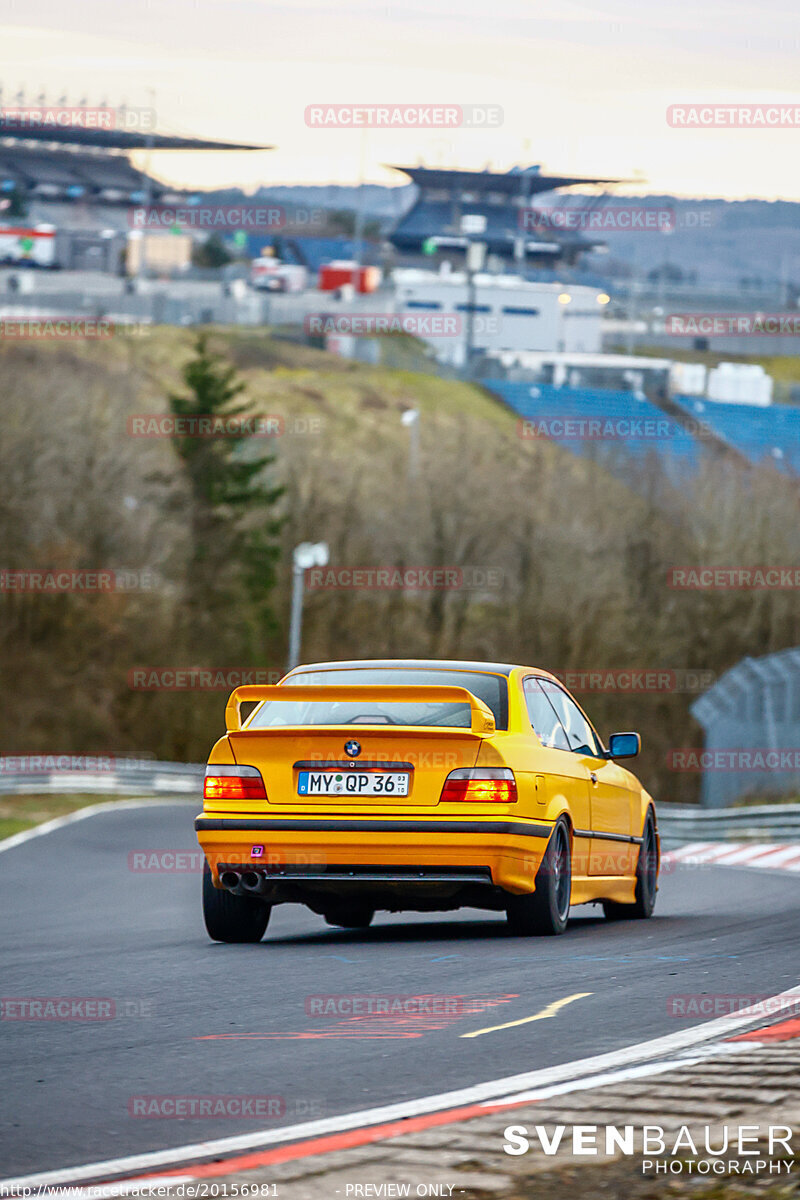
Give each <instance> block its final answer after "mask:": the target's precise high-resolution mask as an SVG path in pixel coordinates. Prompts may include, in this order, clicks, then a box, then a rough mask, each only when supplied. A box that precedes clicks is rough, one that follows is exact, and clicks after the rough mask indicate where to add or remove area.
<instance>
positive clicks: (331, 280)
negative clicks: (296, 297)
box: [317, 262, 381, 294]
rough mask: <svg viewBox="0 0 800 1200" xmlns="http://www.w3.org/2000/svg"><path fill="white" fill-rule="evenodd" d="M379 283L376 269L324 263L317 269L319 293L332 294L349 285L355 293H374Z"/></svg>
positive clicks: (339, 263) (348, 264)
mask: <svg viewBox="0 0 800 1200" xmlns="http://www.w3.org/2000/svg"><path fill="white" fill-rule="evenodd" d="M380 281H381V273H380V269H379V268H378V267H356V264H355V263H348V262H332V263H326V265H325V266H324V267H320V269H319V282H318V284H317V286H318V287H319V290H320V291H321V292H334V291H336V289H337V288H340V287H343V286H344V285H345V284H347V283H350V284H353V285H354V286H355V289H356V291H357V292H361V293H362V294H363V293H366V292H374V291H375V290H376V288H377V287H378V284H379V283H380Z"/></svg>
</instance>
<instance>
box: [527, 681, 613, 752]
mask: <svg viewBox="0 0 800 1200" xmlns="http://www.w3.org/2000/svg"><path fill="white" fill-rule="evenodd" d="M540 683H541V685H542V691H543V692H544V693H545V695H546V696H547V699H548V700H549V701H550V703H551V704H552V705H553V708H554V709H555V710H556V712H557V713H558V716H559V719H560V721H561V724H562V725H563V726H564V729H565V731H566V734H567V738H568V740H569V748H570V750H575V751H577V750H585V751H586V752H587V753H589V754H591V755H593V756H595V757H599V755H600V747H599V746H598V744H597V738H596V737H595V733H594V730H593V729H592V727H591V725H590V724H589V722H588V721H587V720H586V717H585V716H584V715H583V713H582V712H581V710H580V709H579V708H578V706H577V704H576V703H575V702H574V701H573V700H571V699H570V697H569V696H568V695H567V693H566V692H565V691H563V690H562V689H561V688H560V687H559V686H558V684H556V683H552V682H551V680H549V679H542V680H540Z"/></svg>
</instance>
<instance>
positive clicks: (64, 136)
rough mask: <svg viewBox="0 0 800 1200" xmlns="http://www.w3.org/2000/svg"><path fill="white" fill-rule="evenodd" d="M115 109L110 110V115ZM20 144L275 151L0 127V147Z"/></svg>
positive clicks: (166, 137)
mask: <svg viewBox="0 0 800 1200" xmlns="http://www.w3.org/2000/svg"><path fill="white" fill-rule="evenodd" d="M112 112H113V110H111V109H110V110H109V114H111V113H112ZM3 142H5V143H6V144H7V145H10V144H14V143H19V142H58V143H60V144H61V145H65V146H97V147H100V148H101V149H103V150H272V149H274V147H273V146H260V145H254V144H252V143H250V142H216V141H209V140H208V139H207V138H193V137H174V136H173V135H172V134H166V133H146V132H140V131H132V130H126V129H85V128H81V127H79V126H75V125H69V126H65V127H61V126H57V125H35V124H33V123H26V124H25V126H24V127H21V128H18V129H14V128H12V127H11V126H9V125H3V126H2V127H0V145H2V143H3Z"/></svg>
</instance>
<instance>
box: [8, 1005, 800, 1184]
mask: <svg viewBox="0 0 800 1200" xmlns="http://www.w3.org/2000/svg"><path fill="white" fill-rule="evenodd" d="M798 1000H800V987H794V988H789V989H788V991H785V992H780V993H778V994H777V995H776V996H771V997H770V998H769V999H768V1000H766V1001H760V1002H759V1003H758V1004H756V1005H754V1006H753V1007H752V1008H749V1009H743V1010H742V1011H741V1012H740V1013H737V1015H736V1016H735V1017H730V1016H728V1017H717V1018H715V1019H714V1020H713V1021H705V1022H703V1024H702V1025H695V1026H693V1027H692V1028H691V1029H681V1030H677V1031H676V1032H675V1033H669V1034H667V1035H666V1036H664V1037H659V1038H652V1039H650V1040H649V1041H646V1042H637V1043H636V1044H634V1045H632V1046H626V1047H624V1048H623V1049H621V1050H612V1051H610V1052H609V1053H606V1054H597V1055H593V1056H592V1057H591V1058H582V1059H577V1060H575V1061H574V1062H570V1063H562V1064H561V1065H559V1066H556V1067H547V1068H545V1069H543V1070H539V1071H527V1072H525V1073H523V1074H521V1075H510V1076H507V1077H505V1078H503V1079H492V1080H490V1081H489V1082H487V1083H479V1084H475V1085H473V1086H471V1087H466V1088H459V1089H458V1090H456V1091H452V1092H442V1093H440V1094H439V1095H436V1096H425V1097H422V1098H420V1099H419V1100H409V1101H405V1102H404V1103H402V1104H388V1105H384V1106H382V1107H380V1108H367V1109H362V1110H361V1111H359V1112H354V1113H343V1114H341V1115H339V1116H336V1117H325V1118H323V1119H321V1120H318V1121H305V1122H303V1123H302V1124H299V1125H288V1126H284V1127H283V1128H281V1129H268V1130H267V1129H265V1130H260V1131H258V1132H256V1133H244V1134H239V1135H237V1136H234V1137H225V1138H216V1139H215V1140H213V1141H207V1142H195V1143H191V1144H188V1145H184V1146H174V1147H173V1148H172V1149H169V1150H154V1151H149V1152H148V1153H145V1154H131V1155H127V1156H125V1157H123V1158H110V1159H105V1160H103V1161H101V1162H94V1163H86V1164H84V1165H82V1166H76V1167H67V1168H65V1169H64V1170H54V1171H44V1172H40V1173H38V1174H35V1175H26V1176H21V1177H17V1178H15V1179H0V1189H2V1192H1V1193H0V1194H7V1193H9V1192H10V1191H12V1189H14V1188H17V1189H19V1188H22V1187H41V1186H45V1185H51V1184H67V1183H80V1182H87V1181H90V1180H107V1179H109V1178H110V1177H111V1176H114V1175H132V1174H136V1173H144V1172H148V1171H150V1172H152V1171H155V1170H157V1169H158V1168H159V1167H168V1166H175V1165H178V1164H186V1163H196V1162H197V1160H199V1159H207V1158H220V1157H225V1156H230V1155H233V1154H236V1153H237V1152H239V1151H242V1150H253V1149H256V1148H261V1147H264V1146H274V1145H276V1144H278V1143H283V1142H292V1141H299V1140H303V1139H306V1138H313V1137H320V1136H322V1135H324V1134H329V1133H341V1132H343V1131H344V1130H348V1129H362V1128H365V1127H366V1126H369V1125H379V1124H383V1123H384V1122H388V1121H398V1120H402V1119H403V1118H404V1117H416V1116H421V1115H423V1114H425V1113H431V1112H441V1111H442V1110H444V1109H448V1108H461V1107H463V1106H465V1105H469V1104H482V1103H484V1102H485V1101H489V1100H492V1099H495V1100H499V1099H500V1098H501V1097H503V1096H509V1095H513V1094H514V1093H517V1092H522V1093H525V1092H527V1091H530V1090H532V1089H534V1088H546V1087H549V1086H552V1085H553V1084H557V1083H564V1082H567V1081H571V1082H572V1083H576V1084H578V1085H580V1084H582V1083H584V1082H585V1081H586V1079H587V1078H588V1077H591V1076H595V1077H596V1076H597V1075H601V1074H603V1073H604V1072H607V1071H610V1070H612V1069H613V1068H616V1067H629V1066H632V1065H634V1064H635V1063H641V1062H643V1061H644V1060H653V1059H661V1058H665V1057H668V1058H672V1057H673V1056H674V1055H675V1054H677V1053H678V1052H679V1051H681V1050H684V1049H685V1048H687V1047H689V1046H698V1045H699V1043H701V1042H707V1041H710V1040H714V1039H719V1038H724V1037H725V1036H726V1035H728V1034H730V1033H731V1032H732V1031H733V1030H735V1029H740V1028H742V1026H745V1025H749V1024H753V1023H755V1022H756V1021H759V1020H763V1018H764V1012H765V1010H768V1007H769V1006H770V1005H774V1004H776V1003H777V1004H778V1005H779V1008H778V1011H780V1008H783V1007H784V1006H786V1007H790V1006H791V1005H793V1004H796V1003H797V1001H798ZM772 1015H774V1010H773V1011H772ZM587 1086H588V1085H587ZM575 1090H581V1089H580V1088H576V1089H575Z"/></svg>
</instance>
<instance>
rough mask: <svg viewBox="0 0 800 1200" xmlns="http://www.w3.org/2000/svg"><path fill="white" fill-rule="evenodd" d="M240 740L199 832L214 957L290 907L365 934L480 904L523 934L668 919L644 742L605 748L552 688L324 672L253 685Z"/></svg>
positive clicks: (428, 665)
mask: <svg viewBox="0 0 800 1200" xmlns="http://www.w3.org/2000/svg"><path fill="white" fill-rule="evenodd" d="M252 702H256V703H255V708H253V709H252V711H251V712H250V713H249V715H248V716H247V718H246V719H245V720H242V719H241V705H242V704H243V703H250V704H251V705H252ZM226 724H227V733H226V734H225V736H224V737H222V738H220V740H219V741H218V742H217V743H216V745H215V746H214V748H213V750H212V752H211V756H210V759H209V763H208V766H207V768H206V777H205V784H204V803H203V812H202V814H201V815H200V816H199V817H198V818H197V820H196V821H195V828H196V830H197V834H198V839H199V842H200V846H201V847H202V850H203V852H204V854H205V859H206V862H205V869H204V876H203V910H204V916H205V923H206V928H207V930H208V933H209V935H210V936H211V937H212V938H213V939H215V940H216V941H221V942H257V941H259V940H260V939H261V937H262V936H263V934H264V931H265V929H266V927H267V923H268V921H269V917H270V913H271V911H272V907H273V905H275V904H285V903H295V904H305V905H307V907H308V908H310V909H312V911H313V912H315V913H319V914H320V915H321V916H323V917H324V918H325V920H326V921H327V922H328V923H329V924H331V925H338V926H342V927H345V928H357V929H361V928H365V927H366V926H368V925H369V924H370V922H371V920H372V918H373V916H374V914H375V912H376V910H378V909H384V910H388V911H390V912H399V911H403V910H414V911H417V912H441V911H444V910H448V909H455V908H460V907H462V906H465V905H468V906H470V907H476V908H484V909H490V910H494V911H499V912H503V911H505V912H506V914H507V917H508V922H509V925H510V927H511V929H512V930H513V931H514V932H516V933H519V934H523V935H530V934H559V933H563V932H564V930H565V928H566V926H567V918H568V915H569V909H570V905H573V904H587V903H591V902H599V903H601V904H602V906H603V909H604V911H605V914H606V916H607V917H609V918H611V919H620V918H625V917H633V918H637V917H638V918H644V917H649V916H650V915H651V914H652V912H653V908H654V905H655V899H656V891H657V888H658V871H659V863H660V843H659V837H658V830H657V824H656V812H655V805H654V803H653V799H652V797H651V796H650V795H648V793H647V792H646V791H645V789H644V788H643V787H642V785H641V784H640V783H639V781H638V780H637V779H636V777H635V776H634V775H632V774H631V773H630V772H629V771H627V770H626V769H625V768H624V767H622V766H620V764H619V760H620V759H628V758H633V757H635V756H636V755H637V754H638V753H639V749H640V738H639V735H638V734H636V733H615V734H612V735H611V737H610V738H609V741H608V748H606V747H605V746H604V745H603V743H602V741H601V740H600V738H599V737H598V735H597V733H596V731H595V729H594V727H593V726H592V724H591V722H590V721H589V719H588V718H587V716H586V715H585V713H584V712H583V710H582V709H581V707H580V706H579V705H578V704H577V703H576V702H575V700H574V699H573V698H572V696H571V695H570V694H569V692H568V691H567V690H566V689H565V688H564V687H563V686H562V685H561V684H560V683H559V681H558V680H557V679H556V678H555V676H553V675H550V674H549V673H548V672H547V671H543V670H540V669H538V668H536V667H520V666H509V665H501V664H497V663H481V662H438V661H413V660H399V659H398V660H395V659H390V660H385V661H374V662H371V661H370V662H366V661H365V662H333V663H317V664H314V665H312V666H301V667H297V668H296V669H295V670H294V671H292V672H291V673H290V674H289V675H287V676H286V677H285V678H284V679H283V680H282V681H281V683H280V684H278V685H276V686H272V687H260V686H246V687H239V688H236V690H235V691H234V692H233V693H232V695H231V697H230V699H229V701H228V705H227V708H226Z"/></svg>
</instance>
